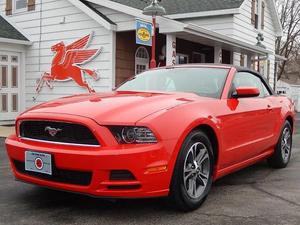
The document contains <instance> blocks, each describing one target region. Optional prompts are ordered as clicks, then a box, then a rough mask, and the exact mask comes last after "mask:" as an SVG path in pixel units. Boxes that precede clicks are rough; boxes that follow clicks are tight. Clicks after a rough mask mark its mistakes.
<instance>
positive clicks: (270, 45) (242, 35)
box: [233, 0, 276, 52]
mask: <svg viewBox="0 0 300 225" xmlns="http://www.w3.org/2000/svg"><path fill="white" fill-rule="evenodd" d="M269 4H270V0H265V5H266V7H265V27H264V29H263V30H256V29H255V28H254V26H253V25H252V24H251V0H245V1H244V3H243V4H242V6H241V8H240V12H241V13H240V14H236V15H234V34H233V37H234V38H236V39H238V40H242V41H245V42H248V43H250V44H255V43H257V40H256V37H257V34H258V33H259V32H261V33H263V34H264V38H265V40H264V42H263V43H264V45H265V46H266V47H267V49H268V50H270V51H272V52H273V51H274V49H275V36H276V35H275V29H274V24H273V22H272V16H271V12H270V6H269ZM259 26H260V24H259Z"/></svg>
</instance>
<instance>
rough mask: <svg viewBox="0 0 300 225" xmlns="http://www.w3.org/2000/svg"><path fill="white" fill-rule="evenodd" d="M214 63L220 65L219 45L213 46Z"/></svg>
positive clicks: (220, 53) (220, 51)
mask: <svg viewBox="0 0 300 225" xmlns="http://www.w3.org/2000/svg"><path fill="white" fill-rule="evenodd" d="M214 63H222V48H221V46H220V45H215V48H214Z"/></svg>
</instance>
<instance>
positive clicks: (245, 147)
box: [221, 72, 275, 167]
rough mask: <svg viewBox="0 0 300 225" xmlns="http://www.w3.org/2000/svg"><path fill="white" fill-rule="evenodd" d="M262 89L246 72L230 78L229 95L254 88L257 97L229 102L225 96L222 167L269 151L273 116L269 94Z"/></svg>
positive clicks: (253, 75)
mask: <svg viewBox="0 0 300 225" xmlns="http://www.w3.org/2000/svg"><path fill="white" fill-rule="evenodd" d="M263 85H264V83H263V80H262V79H261V78H260V77H259V76H258V75H256V74H253V73H250V72H237V73H236V74H235V76H234V78H233V81H232V85H231V90H232V91H231V92H233V91H234V90H235V88H237V87H256V88H258V89H259V90H260V95H259V96H258V97H246V98H233V97H231V93H230V94H229V97H228V99H227V114H226V115H224V116H223V118H222V124H223V125H222V136H223V141H222V144H223V147H224V150H225V154H224V157H223V159H222V160H221V161H222V165H223V166H224V167H228V166H230V165H233V164H236V163H239V162H243V161H245V160H248V159H250V158H253V157H255V156H258V155H259V154H261V153H263V152H264V151H266V150H267V149H268V148H270V147H271V144H272V141H271V137H272V133H273V132H272V129H273V128H274V124H275V121H274V119H275V115H274V113H273V109H272V102H271V101H270V100H269V99H268V97H269V96H270V95H271V94H272V93H271V92H270V90H268V89H267V88H266V87H264V86H263ZM265 89H266V90H265Z"/></svg>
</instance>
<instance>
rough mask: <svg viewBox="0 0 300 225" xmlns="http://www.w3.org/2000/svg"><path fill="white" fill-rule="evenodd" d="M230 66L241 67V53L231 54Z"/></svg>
mask: <svg viewBox="0 0 300 225" xmlns="http://www.w3.org/2000/svg"><path fill="white" fill-rule="evenodd" d="M232 64H233V65H235V66H240V65H241V53H238V52H233V54H232Z"/></svg>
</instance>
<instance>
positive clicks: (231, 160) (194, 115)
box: [6, 64, 295, 211]
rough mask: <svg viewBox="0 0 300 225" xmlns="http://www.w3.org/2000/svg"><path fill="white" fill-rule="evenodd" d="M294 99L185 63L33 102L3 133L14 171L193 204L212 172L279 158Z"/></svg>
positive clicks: (43, 181) (233, 74)
mask: <svg viewBox="0 0 300 225" xmlns="http://www.w3.org/2000/svg"><path fill="white" fill-rule="evenodd" d="M294 117H295V112H294V105H293V103H292V102H291V101H290V100H289V99H288V98H286V97H284V96H277V95H276V94H274V92H273V90H272V89H271V88H270V86H269V85H268V83H267V82H266V81H265V79H264V78H263V77H262V76H261V75H259V74H258V73H257V72H255V71H252V70H249V69H245V68H240V67H234V66H230V65H193V64H191V65H184V66H170V67H164V68H159V69H153V70H149V71H146V72H143V73H141V74H139V75H136V76H134V77H133V78H131V79H130V80H128V81H127V82H125V83H123V84H122V85H120V86H119V87H118V88H117V89H116V90H114V91H113V92H108V93H95V94H82V95H75V96H71V97H65V98H61V99H58V100H54V101H50V102H47V103H43V104H40V105H37V106H35V107H33V108H31V109H29V110H27V111H25V112H24V113H22V114H21V115H20V116H19V117H18V118H17V120H16V135H12V136H10V137H8V138H7V139H6V148H7V153H8V156H9V160H10V162H11V167H12V171H13V173H14V176H15V177H16V179H17V180H20V181H24V182H28V183H32V184H36V185H40V186H45V187H50V188H54V189H59V190H65V191H72V192H78V193H82V194H88V195H92V196H98V197H114V198H147V197H161V196H167V197H168V198H169V199H170V201H172V202H174V203H175V204H174V205H176V206H177V207H178V208H179V209H181V210H184V211H188V210H193V209H196V208H197V207H199V206H200V205H201V203H202V202H204V200H205V199H206V197H207V195H208V193H209V190H210V189H211V186H212V183H213V181H215V180H217V179H219V178H220V177H222V176H225V175H227V174H230V173H232V172H234V171H237V170H239V169H242V168H244V167H247V166H249V165H251V164H254V163H256V162H259V161H261V160H265V159H267V161H268V163H269V165H270V166H272V167H274V168H284V167H286V166H287V164H288V162H289V160H290V156H291V148H292V134H293V130H294Z"/></svg>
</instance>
